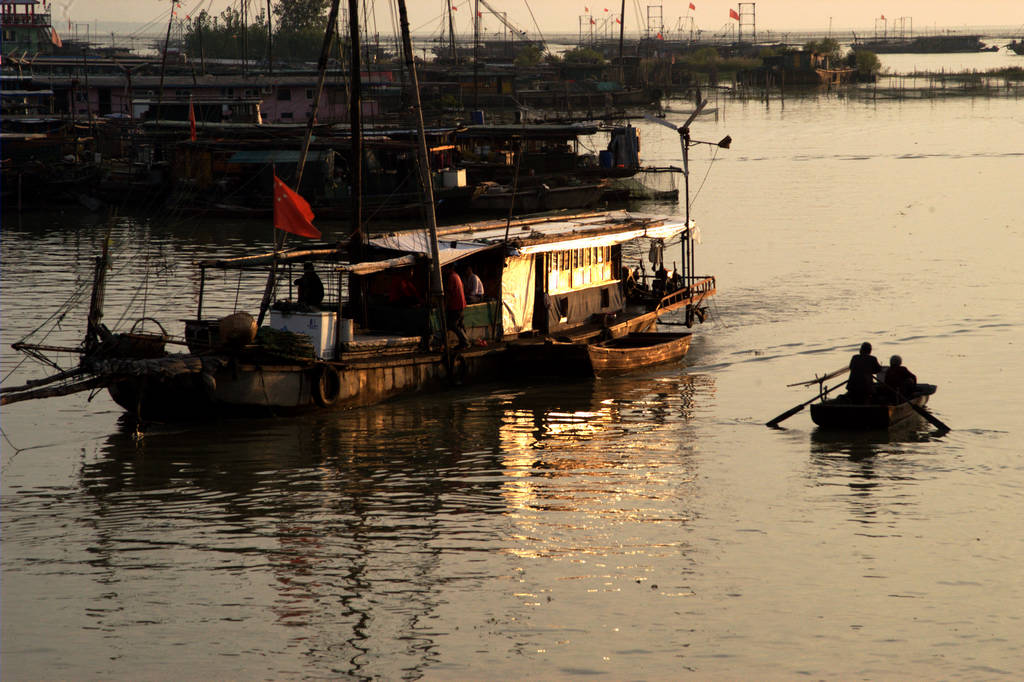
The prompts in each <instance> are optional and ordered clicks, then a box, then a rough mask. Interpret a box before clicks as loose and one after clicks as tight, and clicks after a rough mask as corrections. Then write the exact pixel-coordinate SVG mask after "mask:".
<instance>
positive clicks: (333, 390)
mask: <svg viewBox="0 0 1024 682" xmlns="http://www.w3.org/2000/svg"><path fill="white" fill-rule="evenodd" d="M310 391H311V392H312V394H313V402H315V403H316V404H317V405H319V406H320V407H330V406H331V405H333V404H334V403H336V402H338V396H339V395H341V375H340V374H338V370H336V369H335V368H334V367H332V366H331V365H318V366H317V368H316V370H314V373H313V385H312V386H310Z"/></svg>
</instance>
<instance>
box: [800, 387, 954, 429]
mask: <svg viewBox="0 0 1024 682" xmlns="http://www.w3.org/2000/svg"><path fill="white" fill-rule="evenodd" d="M935 388H936V387H935V386H933V385H930V384H919V385H918V390H917V391H915V393H914V395H913V396H911V397H910V399H909V400H904V401H902V402H898V403H895V404H885V403H880V402H871V403H868V404H858V403H854V402H852V401H851V400H850V399H849V397H848V395H846V394H843V395H840V396H838V397H836V398H832V399H826V400H823V401H822V402H820V403H814V404H812V405H811V420H812V421H814V423H815V424H817V425H818V426H819V427H821V428H824V429H843V430H849V431H871V430H881V429H888V428H891V427H893V426H896V425H899V424H902V423H904V422H906V421H907V420H909V419H912V418H915V417H917V416H919V414H920V412H919V411H920V410H923V409H924V406H925V405H926V404H927V403H928V396H930V395H932V394H933V393H935Z"/></svg>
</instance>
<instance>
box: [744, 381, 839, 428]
mask: <svg viewBox="0 0 1024 682" xmlns="http://www.w3.org/2000/svg"><path fill="white" fill-rule="evenodd" d="M847 381H849V379H847ZM845 385H846V381H844V382H842V383H841V384H836V385H835V386H833V387H832V388H827V389H825V390H824V391H822V392H821V393H819V394H818V395H816V396H814V397H813V398H811V399H810V400H808V401H807V402H803V403H800V404H799V405H797V406H796V407H791V408H790V409H788V410H786V411H785V412H783V413H782V414H780V415H779V416H778V417H776V418H775V419H772V420H771V421H769V422H765V424H764V425H765V426H768V427H771V428H773V429H774V428H778V426H779V424H780V423H782V422H784V421H786V420H787V419H789V418H790V417H792V416H793V415H794V414H796V413H797V412H799V411H800V410H802V409H804V407H806V406H808V405H810V404H811V403H813V402H814V401H815V400H819V399H821V398H824V397H825V396H826V395H828V394H829V393H830V392H832V391H834V390H836V389H837V388H839V387H840V386H845Z"/></svg>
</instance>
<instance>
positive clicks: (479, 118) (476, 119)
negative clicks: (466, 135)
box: [469, 109, 484, 125]
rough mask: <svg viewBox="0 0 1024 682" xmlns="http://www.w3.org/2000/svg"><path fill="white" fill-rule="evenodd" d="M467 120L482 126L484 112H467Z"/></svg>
mask: <svg viewBox="0 0 1024 682" xmlns="http://www.w3.org/2000/svg"><path fill="white" fill-rule="evenodd" d="M469 120H470V122H471V123H475V124H477V125H483V122H484V112H482V111H480V110H479V109H477V110H476V111H471V112H469Z"/></svg>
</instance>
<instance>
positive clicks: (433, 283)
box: [398, 0, 448, 356]
mask: <svg viewBox="0 0 1024 682" xmlns="http://www.w3.org/2000/svg"><path fill="white" fill-rule="evenodd" d="M398 20H399V24H400V25H401V29H402V47H403V48H404V49H403V52H404V53H405V65H406V69H407V70H408V72H409V82H410V87H411V88H412V96H413V102H414V104H415V108H416V130H417V132H418V133H419V135H417V142H418V144H417V145H416V151H417V156H418V160H419V163H418V164H416V165H417V166H418V167H419V174H420V184H421V185H422V187H423V202H424V204H425V206H424V208H425V209H426V213H427V228H428V230H429V232H430V259H431V268H430V296H431V298H432V299H433V301H434V302H435V304H437V306H438V313H439V314H438V317H439V318H440V319H441V333H442V335H443V336H442V338H443V339H444V347H445V354H446V356H447V352H448V328H447V325H446V323H445V316H444V305H443V303H444V284H443V283H442V281H441V253H440V248H439V247H438V243H437V215H436V214H435V213H434V184H433V181H432V180H431V177H430V156H429V155H428V154H427V135H426V132H425V131H424V125H423V108H422V106H421V104H420V84H419V79H418V77H417V76H416V62H415V59H414V57H413V52H412V39H411V38H410V36H409V14H408V12H407V11H406V7H405V0H398Z"/></svg>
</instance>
